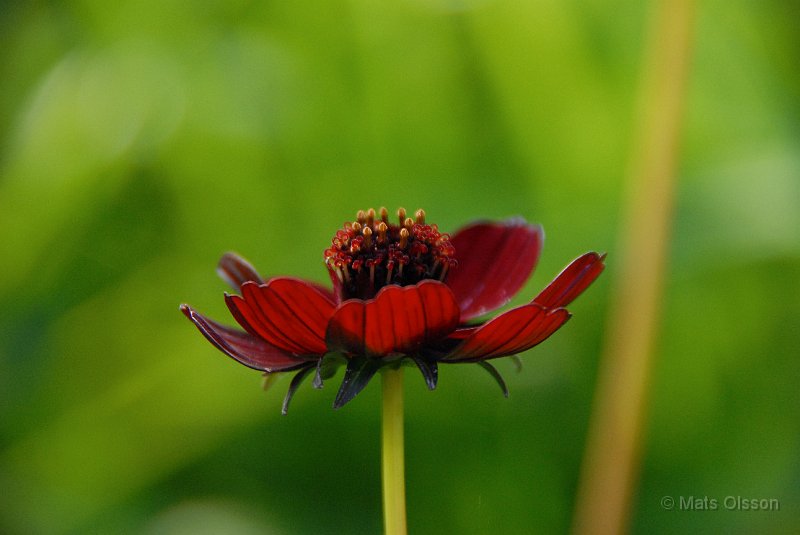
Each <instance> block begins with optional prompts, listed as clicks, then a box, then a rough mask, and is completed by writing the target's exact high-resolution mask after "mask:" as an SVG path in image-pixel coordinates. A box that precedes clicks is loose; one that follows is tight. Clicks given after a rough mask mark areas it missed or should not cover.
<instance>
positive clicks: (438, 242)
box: [181, 208, 605, 413]
mask: <svg viewBox="0 0 800 535" xmlns="http://www.w3.org/2000/svg"><path fill="white" fill-rule="evenodd" d="M406 215H407V214H406V212H405V210H403V209H402V208H401V209H399V210H398V213H397V218H396V219H395V220H394V221H391V220H390V218H389V214H388V211H387V210H386V209H385V208H381V210H380V211H379V212H377V213H376V212H375V210H373V209H370V210H368V211H366V212H364V211H359V212H358V214H357V216H356V220H355V221H352V222H348V223H345V224H344V226H343V228H342V229H340V230H338V231H337V232H336V234H335V236H334V237H333V239H332V241H331V246H330V247H329V248H328V249H326V250H325V252H324V258H325V265H326V267H327V269H328V272H329V274H330V277H331V281H332V282H333V290H329V289H327V288H325V287H323V286H320V285H318V284H315V283H313V282H308V281H304V280H301V279H296V278H291V277H274V278H271V279H268V280H266V281H265V280H264V279H263V278H262V277H261V276H260V275H259V274H258V272H257V271H256V270H255V269H254V268H253V267H252V266H251V265H250V264H249V263H248V262H247V261H245V260H244V259H242V258H241V257H239V256H237V255H235V254H233V253H227V254H225V255H224V256H223V257H222V260H220V263H219V268H218V272H219V274H220V276H221V277H222V278H223V279H225V280H226V281H227V282H228V283H229V284H230V285H231V286H233V288H234V289H235V290H238V291H239V293H240V294H241V295H229V294H225V302H226V304H227V305H228V309H229V310H230V311H231V314H232V315H233V317H234V319H235V320H236V322H237V323H238V324H239V325H240V326H241V327H242V328H243V329H244V331H241V330H239V329H234V328H231V327H228V326H225V325H222V324H219V323H217V322H215V321H213V320H210V319H208V318H206V317H204V316H203V315H201V314H200V313H198V312H197V311H195V310H194V309H192V308H191V307H189V306H188V305H181V310H182V311H183V313H184V314H185V315H186V316H187V317H188V318H189V319H190V320H191V321H192V322H193V323H194V324H195V326H196V327H197V328H198V329H199V330H200V332H201V333H203V335H204V336H205V337H206V338H207V339H208V340H209V341H210V342H211V343H212V344H214V345H215V346H216V347H217V348H218V349H220V350H221V351H222V352H223V353H225V354H227V355H229V356H230V357H233V358H234V359H236V360H237V361H239V362H241V363H242V364H244V365H246V366H249V367H251V368H255V369H257V370H261V371H264V372H266V373H267V374H274V373H280V372H288V371H296V375H295V376H294V378H293V380H292V382H291V384H290V386H289V393H288V394H287V396H286V399H285V401H284V407H283V412H284V413H285V412H286V410H287V409H288V404H289V401H290V400H291V397H292V395H293V394H294V392H295V390H296V389H297V387H298V386H299V385H300V383H301V382H302V381H303V379H305V378H306V377H307V376H308V375H310V374H311V372H315V376H314V386H315V387H317V388H319V387H321V386H322V382H323V379H327V378H329V377H331V376H333V374H334V373H335V371H336V369H337V368H338V366H339V365H340V364H345V365H346V369H345V374H344V379H343V381H342V384H341V387H340V388H339V392H338V394H337V396H336V400H335V402H334V407H336V408H338V407H341V406H342V405H344V404H345V403H347V402H348V401H350V400H351V399H352V398H353V397H355V396H356V395H357V394H358V393H359V392H360V391H361V390H362V389H363V388H364V387H365V386H366V385H367V383H368V382H369V380H370V379H371V378H372V377H373V376H374V374H375V373H376V372H377V371H378V370H380V369H381V368H382V367H384V366H397V365H399V364H401V363H407V362H411V363H413V364H415V365H416V366H417V367H418V368H419V369H420V371H421V372H422V375H423V377H424V378H425V381H426V383H427V385H428V387H429V388H430V389H434V388H436V384H437V379H438V365H439V364H440V363H443V364H444V363H447V364H450V363H465V362H476V363H478V364H480V365H481V366H482V367H484V368H485V369H486V370H488V371H489V372H490V373H491V374H492V375H493V376H494V377H495V379H497V380H498V382H499V383H500V385H501V387H502V388H503V391H504V393H505V394H506V395H507V390H506V388H505V384H504V383H503V380H502V378H501V377H500V375H499V373H497V370H495V368H494V367H493V366H492V365H491V364H489V363H488V362H487V360H489V359H494V358H499V357H506V356H512V355H516V354H517V353H521V352H523V351H525V350H527V349H530V348H532V347H533V346H535V345H537V344H539V343H540V342H542V341H544V340H545V339H546V338H548V337H549V336H550V335H551V334H553V333H554V332H555V331H556V330H558V329H559V328H560V327H561V326H562V325H563V324H564V323H565V322H566V321H567V320H568V319H569V317H570V314H569V312H567V310H566V309H565V308H564V307H565V306H567V305H568V304H569V303H570V302H572V300H574V299H575V298H576V297H577V296H578V295H580V294H581V293H582V292H583V291H584V290H585V289H586V288H587V287H588V286H589V284H591V283H592V281H594V279H596V278H597V277H598V275H600V273H601V272H602V271H603V268H604V264H603V260H604V258H605V256H604V255H599V254H597V253H594V252H591V253H586V254H584V255H582V256H580V257H579V258H577V259H576V260H574V261H573V262H572V263H571V264H570V265H569V266H567V268H566V269H564V271H562V272H561V274H560V275H558V277H556V279H555V280H554V281H553V282H551V283H550V284H549V285H548V286H547V287H546V288H545V289H544V290H543V291H542V292H541V293H540V294H539V295H538V296H536V297H535V298H534V299H533V300H532V301H531V302H529V303H527V304H525V305H522V306H519V307H516V308H513V309H511V310H508V311H506V312H504V313H502V314H500V315H498V316H496V317H495V318H493V319H490V320H488V321H478V322H475V321H474V320H475V319H476V318H478V317H479V316H482V315H484V314H485V313H487V312H490V311H492V310H495V309H497V308H499V307H501V306H503V305H505V304H506V303H507V302H508V301H509V300H510V299H511V297H512V296H513V295H514V294H515V293H516V292H517V291H518V290H519V289H520V288H521V287H522V285H523V284H524V283H525V281H526V280H527V278H528V277H529V276H530V274H531V272H532V271H533V269H534V267H535V266H536V263H537V261H538V259H539V253H540V252H541V248H542V241H543V238H544V235H543V232H542V229H541V227H540V226H538V225H531V224H528V223H526V222H525V221H523V220H522V219H511V220H507V221H504V222H500V223H493V222H477V223H473V224H471V225H468V226H466V227H464V228H462V229H461V230H459V231H457V232H456V233H455V234H453V235H452V237H451V236H450V235H448V234H446V233H442V232H440V231H439V228H438V227H437V226H436V225H430V224H427V223H426V221H425V212H424V211H422V210H418V211H417V212H416V213H415V214H414V217H413V218H411V217H406Z"/></svg>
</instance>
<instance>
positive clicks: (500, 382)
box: [478, 360, 508, 397]
mask: <svg viewBox="0 0 800 535" xmlns="http://www.w3.org/2000/svg"><path fill="white" fill-rule="evenodd" d="M478 366H480V367H481V368H483V369H484V370H486V371H487V372H489V375H491V376H492V377H494V380H495V381H497V384H498V385H500V390H502V391H503V395H504V396H505V397H508V387H507V386H506V382H505V381H504V380H503V376H502V375H500V372H499V371H497V368H495V367H494V366H492V365H491V364H489V363H488V362H486V361H485V360H479V361H478Z"/></svg>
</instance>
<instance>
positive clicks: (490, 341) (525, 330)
mask: <svg viewBox="0 0 800 535" xmlns="http://www.w3.org/2000/svg"><path fill="white" fill-rule="evenodd" d="M569 317H570V316H569V312H567V311H566V310H565V309H563V308H557V309H548V308H544V307H541V306H539V305H537V304H533V303H532V304H528V305H523V306H521V307H518V308H514V309H511V310H509V311H508V312H505V313H503V314H500V315H499V316H497V317H496V318H494V319H493V320H491V321H489V322H487V323H486V324H484V325H482V326H481V327H479V328H478V329H476V330H475V332H473V333H472V334H471V335H470V336H469V337H468V338H466V339H465V340H464V341H463V342H461V343H460V344H459V345H458V346H456V348H455V349H454V350H453V351H451V352H450V353H449V354H448V355H447V356H446V357H444V359H443V360H444V361H445V362H446V361H467V360H468V361H474V360H485V359H490V358H496V357H504V356H506V355H514V354H515V353H520V352H522V351H525V350H526V349H530V348H532V347H533V346H535V345H536V344H538V343H540V342H542V341H544V340H545V339H546V338H547V337H549V336H550V335H551V334H553V333H554V332H556V331H557V330H558V328H559V327H561V326H562V325H563V324H564V323H565V322H566V321H567V320H568V319H569Z"/></svg>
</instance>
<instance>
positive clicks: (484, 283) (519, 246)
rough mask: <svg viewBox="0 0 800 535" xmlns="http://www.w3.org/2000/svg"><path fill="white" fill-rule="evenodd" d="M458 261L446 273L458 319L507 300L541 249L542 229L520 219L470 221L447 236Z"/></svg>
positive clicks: (523, 281) (484, 311)
mask: <svg viewBox="0 0 800 535" xmlns="http://www.w3.org/2000/svg"><path fill="white" fill-rule="evenodd" d="M450 241H451V243H452V244H453V246H454V247H455V249H456V260H458V265H457V266H456V267H454V268H452V269H451V270H450V273H449V274H448V275H447V285H448V286H450V289H451V290H453V294H454V295H455V296H456V300H457V301H458V305H459V308H460V309H461V321H467V320H469V319H471V318H474V317H476V316H480V315H481V314H484V313H486V312H489V311H492V310H494V309H496V308H498V307H501V306H503V305H504V304H506V303H508V301H509V300H510V299H511V297H512V296H513V295H514V294H515V293H517V291H519V289H520V288H522V285H523V284H525V281H526V280H527V279H528V277H529V276H530V274H531V272H532V271H533V268H534V267H536V262H537V261H538V260H539V253H540V252H541V250H542V242H543V241H544V232H543V231H542V228H541V227H540V226H539V225H529V224H528V223H526V222H525V221H524V220H522V219H510V220H508V221H505V222H502V223H473V224H472V225H469V226H467V227H465V228H463V229H461V230H459V231H458V232H456V233H455V234H454V235H453V237H452V239H451V240H450Z"/></svg>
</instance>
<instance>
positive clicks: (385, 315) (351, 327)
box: [326, 280, 459, 357]
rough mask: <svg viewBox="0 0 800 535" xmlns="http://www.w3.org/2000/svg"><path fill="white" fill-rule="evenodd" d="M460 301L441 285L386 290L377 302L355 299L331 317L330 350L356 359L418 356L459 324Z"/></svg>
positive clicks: (424, 283) (388, 288)
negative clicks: (359, 356) (353, 356)
mask: <svg viewBox="0 0 800 535" xmlns="http://www.w3.org/2000/svg"><path fill="white" fill-rule="evenodd" d="M458 316H459V314H458V303H456V300H455V297H453V292H451V291H450V288H448V287H447V286H446V285H444V284H442V283H441V282H439V281H434V280H425V281H422V282H420V283H419V284H415V285H413V286H405V287H400V286H384V287H383V288H382V289H381V290H380V291H379V292H378V294H377V295H376V296H375V298H374V299H370V300H368V301H362V300H359V299H350V300H348V301H345V302H344V303H342V305H340V306H339V308H338V309H337V310H336V312H335V313H334V314H333V318H331V321H330V324H329V325H328V332H327V336H326V339H327V341H328V348H329V349H331V350H334V351H344V352H346V353H350V354H353V355H365V356H368V357H384V356H387V355H392V354H403V355H413V354H415V353H417V351H418V350H419V349H420V348H421V347H422V346H423V345H424V344H425V343H428V342H431V341H435V340H438V339H440V338H443V337H445V336H447V335H448V334H449V333H450V332H452V331H453V330H454V329H455V328H456V327H457V326H458Z"/></svg>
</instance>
